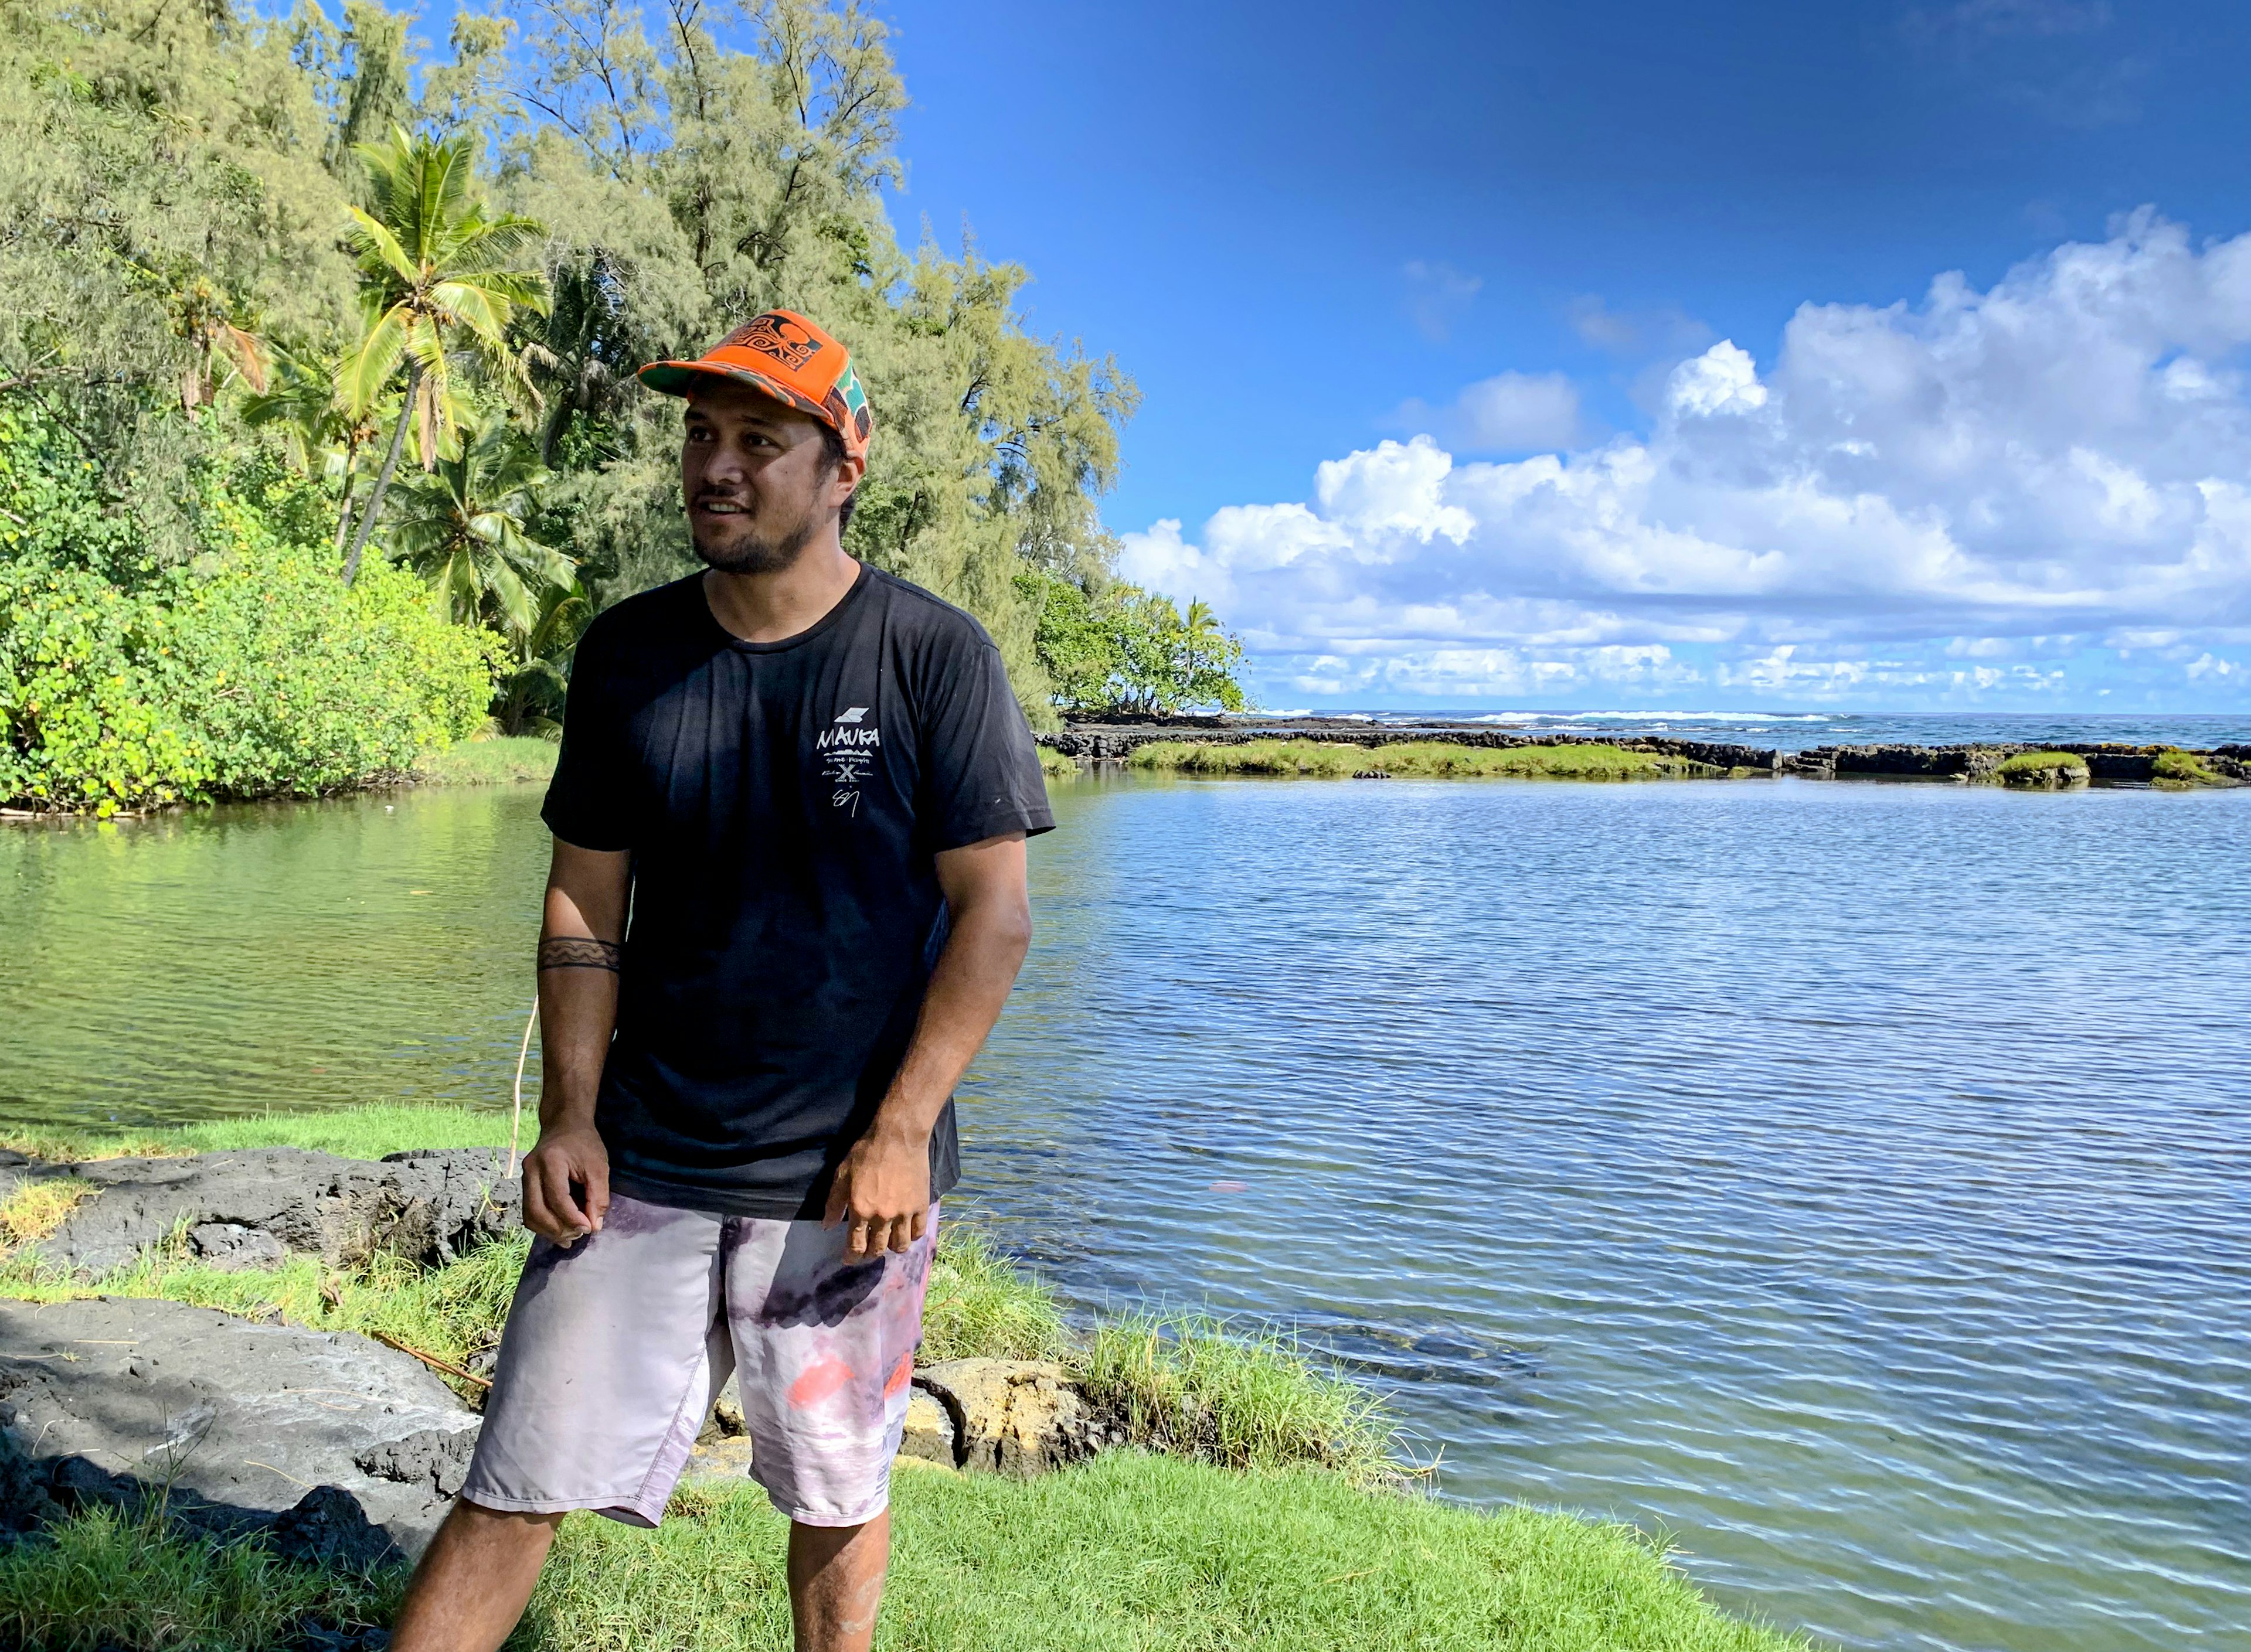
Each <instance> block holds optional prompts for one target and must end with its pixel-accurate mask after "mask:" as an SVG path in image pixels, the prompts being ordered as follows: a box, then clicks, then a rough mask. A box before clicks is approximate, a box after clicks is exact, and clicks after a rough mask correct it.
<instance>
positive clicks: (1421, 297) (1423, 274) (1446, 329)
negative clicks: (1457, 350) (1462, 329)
mask: <svg viewBox="0 0 2251 1652" xmlns="http://www.w3.org/2000/svg"><path fill="white" fill-rule="evenodd" d="M1399 273H1401V274H1402V275H1403V276H1404V277H1405V278H1406V281H1407V315H1408V319H1409V320H1410V321H1413V322H1414V323H1415V328H1416V331H1417V332H1419V333H1421V334H1422V335H1423V337H1425V338H1427V339H1429V340H1430V342H1432V343H1434V344H1443V343H1444V342H1445V341H1446V337H1447V335H1449V334H1451V332H1452V331H1453V330H1454V323H1455V322H1456V321H1459V320H1461V318H1462V317H1463V316H1465V315H1467V314H1468V313H1469V308H1470V304H1471V302H1472V301H1473V300H1474V299H1475V298H1476V297H1477V295H1478V291H1479V288H1481V287H1484V286H1485V278H1484V277H1482V276H1479V275H1472V274H1470V273H1467V272H1466V271H1464V270H1458V269H1456V268H1455V267H1454V266H1452V265H1451V264H1447V263H1444V262H1425V261H1423V259H1416V260H1415V261H1414V262H1412V263H1410V264H1408V265H1405V266H1403V267H1402V268H1401V270H1400V272H1399Z"/></svg>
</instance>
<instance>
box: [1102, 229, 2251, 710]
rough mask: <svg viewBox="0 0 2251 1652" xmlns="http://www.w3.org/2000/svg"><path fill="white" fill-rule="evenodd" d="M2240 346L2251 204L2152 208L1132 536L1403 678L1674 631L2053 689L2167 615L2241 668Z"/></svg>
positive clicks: (1711, 664) (1630, 646)
mask: <svg viewBox="0 0 2251 1652" xmlns="http://www.w3.org/2000/svg"><path fill="white" fill-rule="evenodd" d="M2247 347H2251V236H2245V237H2242V238H2237V239H2235V240H2230V241H2221V242H2218V243H2214V244H2211V245H2204V246H2201V247H2199V246H2196V245H2192V244H2191V242H2190V239H2189V238H2188V235H2187V233H2186V232H2185V230H2183V229H2182V228H2181V227H2180V226H2178V225H2172V224H2169V223H2167V222H2165V221H2164V220H2162V219H2160V218H2157V217H2156V216H2155V215H2154V214H2152V213H2151V212H2149V211H2144V212H2141V213H2138V214H2136V215H2134V216H2133V217H2131V218H2128V219H2126V220H2123V221H2122V222H2121V223H2120V224H2118V225H2116V226H2115V229H2114V232H2113V233H2112V235H2111V237H2110V238H2109V239H2108V240H2106V241H2103V242H2101V243H2097V244H2072V245H2063V246H2060V247H2058V248H2056V249H2055V250H2054V252H2051V253H2049V254H2047V255H2046V256H2044V257H2041V258H2040V259H2033V260H2032V261H2030V262H2028V263H2026V264H2024V265H2022V266H2019V267H2018V268H2016V269H2014V270H2012V271H2011V272H2009V273H2008V274H2007V275H2005V277H2004V278H2003V279H2002V280H2000V281H1999V282H1998V283H1997V284H1996V285H1995V286H1994V287H1991V289H1990V290H1987V291H1984V292H1979V291H1977V290H1976V289H1975V288H1973V287H1970V284H1969V283H1968V282H1967V281H1966V280H1964V279H1963V277H1962V276H1960V275H1959V274H1946V275H1942V276H1940V277H1939V278H1937V279H1936V280H1934V281H1933V282H1932V283H1931V285H1930V287H1929V291H1928V292H1927V294H1925V295H1924V297H1923V299H1922V302H1920V303H1919V304H1916V305H1912V306H1910V305H1908V304H1905V303H1898V304H1893V305H1889V306H1886V307H1882V308H1877V307H1872V306H1867V305H1840V304H1810V303H1809V304H1807V305H1804V306H1803V307H1801V308H1799V310H1798V311H1797V314H1796V315H1794V316H1793V317H1791V318H1790V321H1789V323H1788V325H1787V326H1786V327H1785V328H1784V329H1783V335H1782V340H1781V345H1780V349H1778V351H1777V354H1776V356H1775V358H1774V360H1773V362H1772V363H1770V365H1768V366H1767V367H1766V368H1765V369H1764V370H1762V368H1761V365H1760V363H1758V362H1757V361H1756V360H1755V359H1754V358H1753V356H1751V354H1750V353H1749V351H1748V350H1746V349H1743V348H1742V347H1741V346H1740V345H1739V344H1737V343H1735V342H1733V341H1726V340H1723V341H1721V342H1718V343H1715V344H1713V345H1712V346H1711V347H1710V348H1709V349H1705V350H1703V351H1702V352H1701V353H1700V354H1698V355H1695V356H1690V357H1688V358H1687V360H1685V361H1682V362H1680V363H1677V364H1676V365H1675V366H1674V367H1673V370H1672V371H1671V373H1670V376H1669V377H1667V378H1666V384H1665V391H1664V393H1663V395H1662V397H1661V398H1660V399H1659V403H1658V404H1657V406H1656V408H1655V411H1654V418H1653V427H1652V429H1651V431H1650V432H1649V433H1648V434H1647V435H1646V436H1645V437H1643V438H1640V439H1629V438H1618V439H1613V440H1611V441H1610V442H1608V443H1605V444H1603V445H1602V446H1596V447H1593V448H1591V449H1584V450H1581V451H1576V452H1573V451H1568V449H1569V444H1568V442H1565V441H1558V440H1553V438H1554V437H1555V434H1556V432H1555V431H1554V430H1550V431H1549V432H1548V434H1549V436H1550V437H1551V441H1550V443H1549V444H1548V445H1549V446H1554V447H1556V448H1558V449H1562V450H1564V451H1554V452H1544V453H1535V454H1534V455H1533V456H1532V457H1529V458H1525V459H1520V460H1514V461H1512V462H1505V463H1479V462H1472V463H1463V464H1457V463H1456V462H1455V461H1454V460H1453V458H1452V455H1451V453H1449V452H1448V450H1447V449H1446V448H1445V447H1444V446H1441V445H1440V444H1439V442H1438V441H1437V440H1435V439H1432V438H1431V437H1430V436H1418V437H1416V439H1413V440H1411V441H1409V442H1406V443H1400V442H1396V441H1386V442H1382V443H1381V444H1379V445H1378V446H1375V447H1374V448H1371V449H1368V450H1364V451H1361V452H1358V453H1352V454H1350V455H1347V457H1345V458H1342V459H1338V460H1328V461H1326V463H1324V464H1322V465H1321V466H1320V467H1319V471H1318V473H1317V475H1316V478H1315V487H1314V490H1313V493H1314V498H1313V504H1311V505H1310V506H1309V505H1306V504H1295V503H1285V504H1271V505H1237V506H1230V507H1229V508H1226V509H1223V510H1222V511H1220V512H1219V513H1218V514H1217V515H1215V516H1214V517H1213V518H1212V519H1211V521H1210V522H1209V523H1207V524H1206V526H1205V528H1204V529H1203V531H1202V534H1201V535H1199V536H1196V539H1195V541H1194V542H1191V541H1190V540H1189V539H1188V537H1187V536H1184V535H1183V534H1182V532H1181V526H1180V524H1179V523H1177V522H1160V523H1158V524H1156V525H1155V526H1154V527H1153V528H1152V529H1150V530H1149V531H1148V532H1147V533H1146V534H1138V535H1128V536H1126V555H1125V569H1126V571H1127V573H1128V575H1129V577H1134V578H1136V579H1139V580H1141V581H1143V582H1144V583H1147V584H1153V585H1156V586H1158V587H1159V588H1161V589H1166V590H1170V591H1176V592H1179V593H1180V594H1183V595H1185V594H1191V593H1192V594H1195V595H1200V596H1202V597H1204V598H1207V599H1208V600H1211V601H1214V602H1216V603H1218V604H1220V605H1222V612H1225V613H1226V614H1227V616H1228V617H1229V619H1230V621H1231V622H1232V623H1233V624H1235V625H1236V626H1238V627H1239V628H1241V629H1242V630H1243V632H1244V633H1245V636H1246V638H1247V639H1249V640H1250V642H1251V643H1252V646H1253V648H1254V652H1255V653H1258V654H1259V655H1260V656H1262V657H1266V658H1271V659H1272V660H1275V661H1276V664H1275V667H1274V669H1276V670H1278V671H1285V672H1286V671H1290V670H1299V667H1297V666H1285V664H1284V663H1282V662H1284V661H1285V660H1294V661H1299V662H1300V663H1301V664H1302V665H1303V669H1302V670H1299V674H1300V675H1303V674H1306V672H1311V673H1313V674H1314V675H1317V676H1321V677H1323V680H1325V681H1326V680H1331V679H1334V678H1335V677H1336V668H1333V667H1330V666H1323V667H1319V669H1318V670H1315V669H1314V667H1313V665H1312V664H1310V663H1309V662H1312V661H1317V660H1324V661H1336V660H1347V661H1353V662H1356V663H1354V665H1353V667H1352V668H1351V673H1350V674H1356V675H1354V676H1353V680H1354V681H1358V682H1360V683H1361V684H1362V685H1363V686H1373V685H1374V684H1375V682H1376V681H1378V680H1379V679H1381V680H1382V681H1387V682H1393V683H1398V682H1399V681H1401V680H1400V678H1399V674H1398V669H1397V668H1395V667H1392V666H1389V665H1387V666H1385V667H1383V668H1382V671H1380V672H1378V671H1374V670H1373V669H1372V666H1371V662H1374V661H1376V660H1389V661H1397V660H1420V661H1422V662H1423V663H1422V665H1421V666H1420V667H1415V669H1419V670H1422V671H1423V674H1424V679H1425V680H1426V681H1429V682H1430V684H1431V685H1433V686H1432V688H1431V690H1430V691H1431V692H1437V687H1436V685H1437V684H1439V683H1441V682H1451V681H1472V680H1474V681H1485V682H1500V681H1526V682H1530V681H1535V680H1538V681H1551V682H1552V681H1554V674H1553V673H1552V672H1549V673H1548V674H1547V675H1546V676H1544V677H1543V676H1542V675H1541V671H1540V670H1539V669H1535V668H1540V667H1559V666H1560V667H1568V668H1569V670H1570V671H1574V672H1576V673H1578V674H1579V676H1578V677H1577V678H1576V679H1575V681H1582V682H1585V683H1589V684H1592V683H1596V682H1601V681H1606V680H1607V679H1605V678H1604V677H1603V671H1605V670H1610V669H1614V668H1615V667H1614V666H1606V665H1604V664H1603V663H1602V660H1601V659H1598V658H1597V656H1596V653H1593V652H1591V651H1595V650H1601V649H1619V648H1623V649H1627V650H1634V649H1643V650H1646V649H1649V648H1659V649H1670V650H1672V652H1671V653H1667V654H1666V670H1668V671H1670V672H1672V673H1673V674H1675V676H1676V677H1678V676H1679V674H1681V673H1690V674H1700V678H1701V681H1705V682H1707V683H1709V684H1711V685H1713V686H1714V687H1724V686H1728V685H1733V686H1735V687H1737V688H1743V689H1744V690H1745V691H1747V692H1748V691H1749V690H1751V689H1758V690H1760V691H1762V692H1772V693H1777V694H1790V695H1801V694H1805V695H1810V694H1813V693H1819V694H1822V695H1832V696H1835V695H1853V694H1864V695H1865V694H1878V693H1889V694H1894V695H1896V694H1899V693H1904V692H1908V690H1909V689H1912V690H1913V691H1915V692H1918V693H1928V694H1938V693H1942V692H1943V693H1947V694H1977V693H1981V692H1987V691H1989V690H1990V691H1992V692H2009V693H2021V694H2026V695H2031V694H2036V693H2037V694H2047V693H2048V692H2050V691H2051V689H2052V688H2053V686H2054V683H2055V682H2056V681H2060V680H2059V679H2057V678H2056V676H2055V667H2054V661H2055V660H2058V659H2061V658H2064V657H2066V656H2068V655H2072V654H2074V653H2087V651H2089V650H2096V651H2100V650H2104V649H2110V650H2116V649H2130V648H2132V647H2135V646H2141V647H2143V648H2144V649H2146V648H2148V647H2149V646H2150V645H2148V644H2146V643H2144V644H2139V645H2137V644H2136V643H2135V642H2134V641H2132V640H2130V639H2134V638H2137V637H2140V636H2144V635H2155V634H2157V633H2163V634H2164V635H2165V636H2166V637H2167V638H2168V639H2171V641H2170V642H2169V644H2168V645H2167V646H2169V647H2170V648H2171V649H2173V650H2174V651H2175V652H2177V653H2178V660H2177V661H2171V662H2167V663H2165V664H2164V669H2165V670H2167V671H2169V672H2171V680H2172V681H2177V682H2178V683H2181V684H2182V685H2184V686H2189V685H2191V684H2192V681H2193V683H2194V684H2195V685H2199V686H2200V687H2201V688H2202V689H2204V690H2206V691H2215V690H2217V689H2218V688H2221V687H2223V686H2224V687H2225V688H2227V692H2228V693H2230V694H2240V692H2241V688H2242V686H2243V684H2244V683H2245V681H2246V674H2245V673H2244V671H2242V670H2241V669H2238V668H2236V667H2234V664H2233V663H2232V662H2231V660H2230V659H2228V658H2227V657H2226V656H2224V655H2223V654H2222V653H2218V652H2214V651H2215V650H2218V649H2220V648H2223V647H2225V648H2236V649H2240V648H2241V646H2243V644H2244V642H2245V641H2246V640H2247V639H2251V384H2247V382H2246V376H2245V373H2244V371H2243V369H2242V366H2241V357H2242V356H2243V354H2244V352H2245V350H2246V348H2247ZM1570 390H1571V387H1570V386H1569V384H1565V383H1562V381H1560V380H1549V379H1541V378H1535V377H1527V376H1523V375H1504V376H1503V377H1501V378H1499V379H1491V380H1486V381H1484V382H1483V383H1482V384H1479V385H1473V386H1472V387H1471V389H1470V391H1465V393H1464V396H1463V398H1462V401H1461V402H1460V404H1458V406H1459V408H1460V410H1461V411H1462V413H1463V415H1464V417H1465V419H1466V418H1469V417H1470V415H1471V410H1472V409H1474V408H1477V407H1480V406H1482V407H1485V408H1486V409H1487V410H1488V412H1489V417H1490V419H1491V425H1489V427H1488V428H1489V431H1495V430H1500V429H1501V428H1502V427H1506V426H1509V425H1510V422H1511V421H1515V424H1514V425H1513V433H1516V434H1519V435H1522V434H1523V433H1524V432H1527V431H1528V430H1529V429H1530V428H1531V426H1532V425H1534V424H1535V423H1537V422H1538V420H1539V419H1540V418H1548V419H1549V420H1551V421H1552V422H1554V423H1556V424H1560V423H1561V422H1562V418H1563V416H1564V413H1565V411H1567V410H1568V412H1569V418H1570V419H1571V421H1572V422H1573V423H1575V424H1576V418H1577V401H1576V395H1575V394H1571V393H1569V392H1570ZM1480 398H1482V399H1480ZM1543 398H1544V400H1543ZM1457 445H1458V446H1467V445H1468V444H1467V443H1466V442H1464V441H1461V440H1460V439H1457ZM1494 445H1495V446H1499V445H1500V443H1499V442H1498V441H1495V443H1494ZM2106 639H2109V640H2106ZM1988 645H1991V646H1988ZM2199 655H2203V656H2206V657H2208V658H2209V659H2210V660H2211V661H2213V663H2211V664H2205V665H2202V666H2201V667H2200V668H2197V669H2195V671H2194V674H2193V679H2192V661H2196V660H2198V659H2199ZM2035 656H2036V657H2035ZM1604 658H1607V657H1604ZM1652 658H1653V656H1652ZM1462 660H1476V661H1481V662H1483V663H1478V664H1475V665H1473V666H1471V667H1463V666H1461V664H1460V662H1461V661H1462ZM1972 660H1981V661H1982V660H1994V661H2004V660H2008V661H2013V663H1993V664H1984V663H1979V664H1972V663H1970V662H1971V661H1972ZM2041 660H2047V661H2048V664H2047V665H2045V666H2043V665H2041V664H2040V661H2041ZM2148 660H2149V662H2150V663H2151V667H2152V668H2155V666H2156V664H2157V663H2158V662H2157V660H2156V656H2155V655H2150V656H2148ZM1449 662H1451V663H1449ZM1640 668H1641V667H1637V669H1640ZM1981 672H1984V673H1993V674H1997V675H1995V676H1993V677H1992V678H1991V681H1987V680H1986V679H1984V678H1983V677H1981V676H1980V675H1979V673H1981ZM1645 674H1646V673H1645ZM2069 680H2070V681H2077V679H2075V678H2073V679H2069ZM1399 691H1400V692H1402V693H1405V692H1408V690H1407V689H1406V688H1404V687H1401V688H1400V689H1399ZM1528 691H1529V690H1511V691H1509V692H1528ZM1558 691H1559V692H1561V690H1560V689H1559V690H1558ZM1340 692H1341V691H1340ZM1449 692H1451V691H1449ZM1493 692H1495V693H1498V692H1502V690H1500V689H1494V690H1493Z"/></svg>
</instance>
